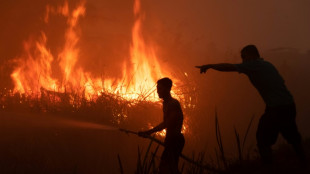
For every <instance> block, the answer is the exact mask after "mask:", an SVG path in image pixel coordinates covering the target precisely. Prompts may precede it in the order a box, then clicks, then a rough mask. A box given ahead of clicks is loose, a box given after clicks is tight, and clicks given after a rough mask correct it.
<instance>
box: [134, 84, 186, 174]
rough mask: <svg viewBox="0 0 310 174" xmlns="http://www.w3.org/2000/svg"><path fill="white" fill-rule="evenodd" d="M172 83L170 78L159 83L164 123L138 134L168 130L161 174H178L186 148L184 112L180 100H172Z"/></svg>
mask: <svg viewBox="0 0 310 174" xmlns="http://www.w3.org/2000/svg"><path fill="white" fill-rule="evenodd" d="M171 87H172V81H171V79H169V78H162V79H160V80H158V81H157V93H158V96H159V98H161V99H163V115H164V116H163V122H162V123H160V124H159V125H157V126H156V127H154V128H153V129H150V130H147V131H141V132H139V133H138V134H139V135H140V136H142V137H146V136H149V135H151V134H152V133H155V132H158V131H161V130H163V129H166V138H165V141H164V144H165V149H164V151H163V153H162V155H161V160H160V164H159V174H177V173H179V171H178V163H179V156H180V155H181V152H182V149H183V147H184V143H185V140H184V136H183V135H182V133H181V129H182V124H183V112H182V109H181V105H180V103H179V101H178V100H176V99H174V98H172V96H171V94H170V90H171Z"/></svg>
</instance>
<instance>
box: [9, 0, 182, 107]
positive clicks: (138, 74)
mask: <svg viewBox="0 0 310 174" xmlns="http://www.w3.org/2000/svg"><path fill="white" fill-rule="evenodd" d="M70 9H71V8H69V5H68V2H67V1H65V2H64V4H63V5H62V6H58V7H52V6H47V7H46V14H45V16H44V21H45V22H46V23H48V22H49V16H50V15H56V14H57V15H62V16H64V17H65V18H66V20H67V28H66V31H65V34H64V40H65V43H64V44H63V45H64V46H63V48H62V49H61V51H60V52H59V53H58V54H57V57H55V56H54V55H53V54H52V53H51V51H50V49H49V48H48V46H47V40H48V38H47V37H46V34H45V33H44V32H41V35H40V36H39V39H37V40H36V41H33V40H31V41H27V42H25V43H24V52H23V54H22V56H19V57H16V58H15V62H16V63H17V67H16V68H15V69H14V71H13V72H12V73H11V78H12V79H13V82H14V85H15V86H14V93H20V94H26V95H28V96H31V95H34V94H36V95H38V94H40V93H42V91H51V92H58V93H77V94H79V95H81V96H83V97H85V98H86V99H88V100H91V99H96V97H98V96H100V95H101V94H102V92H108V93H111V94H115V95H119V96H121V97H122V98H124V99H126V100H136V99H138V100H139V99H140V100H141V99H143V100H148V101H157V100H158V97H157V94H156V81H157V80H158V79H159V78H161V77H164V76H169V77H172V76H171V74H169V73H167V72H163V70H162V69H161V67H160V64H159V63H158V60H157V57H156V53H155V51H154V49H153V47H152V46H151V45H146V44H145V42H144V40H143V37H142V35H141V26H142V23H143V19H144V18H143V14H142V13H141V9H140V1H139V0H135V3H134V10H133V12H134V17H135V22H134V25H133V28H132V43H131V44H130V45H129V46H130V61H131V64H132V66H130V67H129V66H126V65H127V64H126V62H123V71H122V77H121V78H114V79H113V78H106V79H102V78H99V77H94V76H93V75H92V73H91V72H85V71H84V70H83V68H82V67H78V66H77V65H76V62H77V61H78V60H79V58H80V54H79V52H80V48H79V47H78V43H79V40H80V37H81V35H80V32H78V31H79V19H80V18H82V17H83V16H84V15H85V14H86V8H85V1H82V2H81V3H79V4H78V6H77V7H76V8H75V9H73V10H72V11H70ZM53 62H58V66H59V69H60V70H61V74H62V78H55V75H53V73H52V63H53ZM172 79H173V80H174V81H177V79H175V78H173V77H172Z"/></svg>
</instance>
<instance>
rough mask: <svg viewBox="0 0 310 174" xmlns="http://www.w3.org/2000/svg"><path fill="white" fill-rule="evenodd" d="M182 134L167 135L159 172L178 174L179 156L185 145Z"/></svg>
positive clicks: (162, 173)
mask: <svg viewBox="0 0 310 174" xmlns="http://www.w3.org/2000/svg"><path fill="white" fill-rule="evenodd" d="M184 143H185V140H184V136H183V135H182V134H179V135H174V136H170V137H166V139H165V149H164V151H163V153H162V155H161V160H160V164H159V172H158V173H159V174H178V173H179V170H178V164H179V157H180V155H181V152H182V150H183V147H184Z"/></svg>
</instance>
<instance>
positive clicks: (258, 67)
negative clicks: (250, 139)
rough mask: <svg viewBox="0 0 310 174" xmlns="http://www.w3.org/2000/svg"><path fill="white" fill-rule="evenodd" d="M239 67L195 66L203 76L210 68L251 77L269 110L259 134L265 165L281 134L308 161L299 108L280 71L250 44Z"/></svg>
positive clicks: (259, 147)
mask: <svg viewBox="0 0 310 174" xmlns="http://www.w3.org/2000/svg"><path fill="white" fill-rule="evenodd" d="M241 58H242V63H240V64H228V63H221V64H207V65H202V66H196V68H199V69H200V73H206V71H207V70H208V69H214V70H217V71H223V72H239V73H244V74H245V75H247V76H248V78H249V80H250V81H251V83H252V84H253V86H254V87H255V88H256V89H257V90H258V92H259V94H260V95H261V97H262V98H263V100H264V102H265V104H266V109H265V113H264V114H263V115H262V117H261V118H260V121H259V125H258V129H257V132H256V139H257V146H258V150H259V153H260V156H261V158H262V160H263V162H264V163H265V164H270V163H271V162H272V150H271V146H272V145H273V144H275V142H276V140H277V137H278V134H279V133H281V134H282V135H283V137H284V138H285V139H286V140H287V142H288V143H290V144H291V145H292V146H293V148H294V150H295V151H296V154H297V156H298V157H299V159H300V160H302V161H304V160H305V154H304V151H303V148H302V144H301V136H300V133H299V132H298V129H297V125H296V121H295V118H296V108H295V103H294V99H293V97H292V95H291V93H290V92H289V91H288V89H287V88H286V86H285V83H284V80H283V78H282V77H281V75H280V74H279V72H278V71H277V69H276V68H275V67H274V66H273V65H272V64H271V63H269V62H267V61H265V60H263V59H262V58H260V55H259V52H258V50H257V48H256V46H255V45H247V46H246V47H244V48H243V49H242V51H241Z"/></svg>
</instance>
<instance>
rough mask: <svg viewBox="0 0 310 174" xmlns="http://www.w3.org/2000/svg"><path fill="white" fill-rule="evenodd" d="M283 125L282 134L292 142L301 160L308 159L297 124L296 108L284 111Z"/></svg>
mask: <svg viewBox="0 0 310 174" xmlns="http://www.w3.org/2000/svg"><path fill="white" fill-rule="evenodd" d="M282 118H283V119H282V125H281V128H280V131H281V134H282V135H283V137H284V138H285V139H286V140H287V142H288V143H289V144H291V145H292V146H293V148H294V150H295V152H296V154H297V156H298V158H299V159H300V160H301V161H305V160H306V156H305V152H304V149H303V146H302V138H301V135H300V133H299V131H298V128H297V125H296V119H295V118H296V112H295V108H291V109H290V108H288V109H286V110H284V111H283V115H282Z"/></svg>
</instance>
